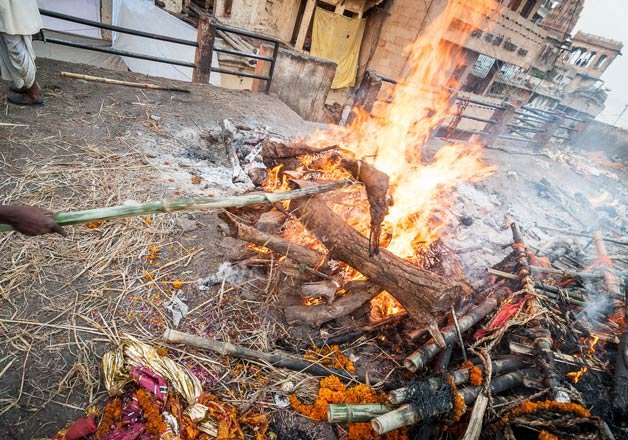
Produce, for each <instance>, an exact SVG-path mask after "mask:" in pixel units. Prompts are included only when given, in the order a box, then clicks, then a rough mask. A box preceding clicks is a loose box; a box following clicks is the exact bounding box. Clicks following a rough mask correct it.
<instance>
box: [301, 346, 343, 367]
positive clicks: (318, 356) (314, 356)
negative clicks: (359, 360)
mask: <svg viewBox="0 0 628 440" xmlns="http://www.w3.org/2000/svg"><path fill="white" fill-rule="evenodd" d="M303 359H306V360H308V361H313V362H316V361H319V362H320V363H321V364H323V365H325V366H326V367H332V368H337V369H343V368H344V369H345V370H347V371H348V372H350V373H353V372H354V371H355V365H353V362H351V361H350V360H349V359H348V358H347V357H346V356H345V355H344V354H343V353H342V351H340V347H339V346H338V345H336V344H334V345H330V346H328V347H323V348H318V347H315V346H312V347H311V348H310V349H309V350H308V351H307V352H306V353H305V354H304V355H303Z"/></svg>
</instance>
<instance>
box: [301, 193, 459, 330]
mask: <svg viewBox="0 0 628 440" xmlns="http://www.w3.org/2000/svg"><path fill="white" fill-rule="evenodd" d="M290 208H291V209H292V210H293V211H294V212H295V214H296V215H297V217H298V218H299V221H301V223H303V225H304V226H305V227H306V228H307V229H309V230H310V231H312V232H313V233H314V234H315V235H316V236H317V237H318V238H319V239H320V240H321V241H322V242H323V244H324V245H325V246H326V247H327V249H328V250H329V256H330V257H331V258H333V259H336V260H340V261H343V262H345V263H346V264H348V265H349V266H351V267H353V268H354V269H356V270H358V271H359V272H360V273H361V274H363V275H365V276H366V277H368V279H369V281H370V282H372V283H375V284H378V285H380V286H381V287H383V288H384V289H385V290H387V291H388V292H389V293H390V294H392V295H393V296H394V297H395V298H396V299H397V300H398V301H399V302H400V303H401V305H402V306H403V307H404V309H405V310H406V311H407V312H408V315H409V316H410V317H412V318H414V319H416V320H417V321H419V322H424V323H430V322H433V321H434V319H433V317H434V314H435V313H437V312H439V311H444V310H447V309H448V308H449V307H450V305H451V304H452V299H453V298H454V297H455V295H456V294H458V293H460V291H461V290H462V289H464V288H466V287H467V286H464V285H463V284H461V283H452V282H450V281H449V280H447V279H445V278H443V277H441V276H438V275H436V274H433V273H431V272H428V271H426V270H423V269H420V268H418V267H416V266H414V265H413V264H411V263H409V262H407V261H406V260H404V259H402V258H399V257H397V256H396V255H394V254H393V253H392V252H389V251H387V250H386V249H382V250H380V252H379V254H377V255H374V256H372V257H370V256H369V240H368V239H367V238H366V237H364V236H363V235H362V234H360V233H359V232H358V231H356V230H355V229H354V228H352V227H351V226H350V225H348V224H347V223H346V222H345V221H344V220H343V219H342V218H341V217H340V216H339V215H337V214H336V213H334V212H333V211H332V210H331V209H329V208H328V207H327V205H326V203H325V201H324V199H322V198H318V197H312V198H310V199H307V200H296V201H294V202H293V203H291V204H290Z"/></svg>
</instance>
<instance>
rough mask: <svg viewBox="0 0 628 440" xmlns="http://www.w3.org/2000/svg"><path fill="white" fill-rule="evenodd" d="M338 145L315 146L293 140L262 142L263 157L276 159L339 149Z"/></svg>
mask: <svg viewBox="0 0 628 440" xmlns="http://www.w3.org/2000/svg"><path fill="white" fill-rule="evenodd" d="M337 148H338V146H337V145H330V146H328V147H325V148H314V147H311V146H309V145H307V144H306V143H301V142H298V143H297V142H293V143H290V144H284V143H283V142H274V141H271V140H266V141H264V143H263V144H262V152H261V154H262V157H263V158H264V159H269V160H276V159H293V158H295V157H299V156H307V155H311V154H319V153H324V152H326V151H330V150H335V149H337Z"/></svg>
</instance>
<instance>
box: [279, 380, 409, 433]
mask: <svg viewBox="0 0 628 440" xmlns="http://www.w3.org/2000/svg"><path fill="white" fill-rule="evenodd" d="M386 401H387V395H386V394H385V393H378V392H376V391H374V390H373V389H372V388H370V387H368V386H366V385H364V384H358V385H356V386H354V387H351V388H347V386H346V385H345V384H343V383H342V382H341V381H340V379H339V378H338V377H337V376H328V377H325V378H323V379H322V380H321V381H320V388H319V390H318V395H317V397H316V400H315V401H314V403H312V404H311V405H307V404H304V403H303V402H301V401H300V400H299V398H298V397H297V396H295V395H291V396H290V405H291V407H292V409H294V410H295V411H296V412H298V413H300V414H302V415H304V416H307V417H310V418H312V419H314V420H319V421H320V420H326V419H327V408H328V406H329V404H330V403H385V402H386ZM348 426H349V432H348V435H347V438H348V439H349V440H370V439H382V438H384V439H386V440H393V439H397V438H406V435H405V433H406V430H405V429H403V430H397V431H393V432H391V433H388V434H386V435H384V436H383V437H382V436H379V435H377V434H376V433H374V432H373V431H372V429H371V424H370V423H368V422H366V423H364V422H360V423H350V424H349V425H348ZM400 435H402V436H401V437H399V436H400Z"/></svg>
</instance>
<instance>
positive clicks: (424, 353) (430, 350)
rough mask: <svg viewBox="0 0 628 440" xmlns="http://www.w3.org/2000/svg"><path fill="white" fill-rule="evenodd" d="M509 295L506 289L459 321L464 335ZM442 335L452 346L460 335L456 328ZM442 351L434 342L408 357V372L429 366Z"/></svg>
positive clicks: (405, 363) (452, 327)
mask: <svg viewBox="0 0 628 440" xmlns="http://www.w3.org/2000/svg"><path fill="white" fill-rule="evenodd" d="M508 293H509V292H508V291H507V290H506V289H503V290H501V291H498V292H496V293H495V294H494V295H493V296H491V297H490V298H487V299H486V301H484V302H483V303H482V304H481V305H479V306H477V307H475V308H474V309H473V310H471V311H470V312H469V313H468V314H466V315H464V316H463V317H461V318H460V319H458V324H459V325H460V331H461V332H462V333H464V332H466V331H467V330H469V329H470V328H471V327H473V326H474V325H475V324H477V323H478V322H480V320H482V319H483V318H484V317H485V316H486V315H488V314H489V313H491V312H492V311H493V310H494V309H495V308H496V307H497V304H498V302H499V301H500V300H501V299H502V297H504V296H506V295H507V294H508ZM442 334H443V338H444V340H445V342H446V343H448V344H451V343H452V342H453V341H454V340H456V338H457V334H458V333H457V331H456V328H455V326H450V327H448V328H447V329H445V330H444V331H442ZM441 350H442V347H441V346H440V345H438V343H437V342H436V341H434V340H432V341H430V342H428V343H427V344H425V345H424V346H423V347H421V348H419V349H418V350H417V351H415V352H414V353H412V354H411V355H410V356H408V357H407V358H406V359H405V361H404V363H403V365H404V366H405V367H406V368H407V369H408V370H410V371H412V372H415V371H417V370H418V369H420V368H423V367H425V366H427V363H428V362H429V361H431V360H432V359H433V358H434V356H436V355H437V354H438V352H440V351H441Z"/></svg>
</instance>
